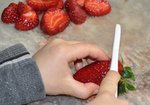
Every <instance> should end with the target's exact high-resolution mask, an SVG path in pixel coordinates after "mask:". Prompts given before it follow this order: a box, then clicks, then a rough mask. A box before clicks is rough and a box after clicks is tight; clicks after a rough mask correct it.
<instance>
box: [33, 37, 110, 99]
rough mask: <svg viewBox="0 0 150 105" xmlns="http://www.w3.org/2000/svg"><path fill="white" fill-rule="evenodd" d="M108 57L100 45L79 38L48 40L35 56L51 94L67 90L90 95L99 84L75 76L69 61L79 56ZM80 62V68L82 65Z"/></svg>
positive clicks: (72, 92)
mask: <svg viewBox="0 0 150 105" xmlns="http://www.w3.org/2000/svg"><path fill="white" fill-rule="evenodd" d="M83 58H88V59H92V60H93V59H94V60H106V59H109V57H108V56H107V55H106V54H105V53H104V52H103V51H102V50H100V49H99V48H98V47H97V46H95V45H92V44H87V43H82V42H76V41H64V40H62V39H54V40H51V41H47V43H46V44H45V46H44V47H42V48H41V49H40V50H39V51H38V52H37V53H36V54H35V55H34V56H33V59H35V61H36V63H37V66H38V67H39V70H40V73H41V76H42V80H43V83H44V87H45V90H46V93H47V94H48V95H58V94H67V95H71V96H75V97H78V98H87V97H89V96H90V95H92V94H95V92H96V90H97V89H98V88H99V86H98V85H96V84H94V83H81V82H78V81H76V80H75V79H74V78H73V76H72V75H73V74H72V72H71V69H70V67H69V63H71V62H76V61H77V60H79V59H83ZM78 64H81V62H77V63H76V64H75V66H76V68H79V66H78Z"/></svg>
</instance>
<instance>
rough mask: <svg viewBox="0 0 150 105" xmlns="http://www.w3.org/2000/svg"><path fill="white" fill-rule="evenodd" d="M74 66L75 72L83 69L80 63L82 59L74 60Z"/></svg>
mask: <svg viewBox="0 0 150 105" xmlns="http://www.w3.org/2000/svg"><path fill="white" fill-rule="evenodd" d="M74 66H75V69H76V70H79V69H81V68H82V67H83V62H82V59H79V60H76V61H75V62H74Z"/></svg>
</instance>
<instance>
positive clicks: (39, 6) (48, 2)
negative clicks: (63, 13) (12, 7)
mask: <svg viewBox="0 0 150 105" xmlns="http://www.w3.org/2000/svg"><path fill="white" fill-rule="evenodd" d="M26 1H27V4H28V5H30V6H31V7H32V8H33V9H34V10H38V11H44V10H47V9H49V8H50V7H54V6H56V5H57V4H58V0H26Z"/></svg>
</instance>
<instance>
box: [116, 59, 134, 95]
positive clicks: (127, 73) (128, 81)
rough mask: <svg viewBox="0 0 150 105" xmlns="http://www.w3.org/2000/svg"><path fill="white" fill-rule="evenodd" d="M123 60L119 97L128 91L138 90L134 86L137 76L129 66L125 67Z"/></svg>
mask: <svg viewBox="0 0 150 105" xmlns="http://www.w3.org/2000/svg"><path fill="white" fill-rule="evenodd" d="M121 60H122V66H123V67H122V68H123V70H122V73H121V79H120V81H119V87H118V91H119V92H118V93H119V95H121V94H124V93H127V92H128V91H133V90H136V87H135V85H134V81H135V75H134V73H133V70H132V68H131V67H129V66H124V62H123V59H122V57H121Z"/></svg>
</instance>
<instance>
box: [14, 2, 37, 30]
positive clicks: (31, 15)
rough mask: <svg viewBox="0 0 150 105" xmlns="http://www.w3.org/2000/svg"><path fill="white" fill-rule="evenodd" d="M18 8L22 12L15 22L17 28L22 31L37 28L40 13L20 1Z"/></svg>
mask: <svg viewBox="0 0 150 105" xmlns="http://www.w3.org/2000/svg"><path fill="white" fill-rule="evenodd" d="M18 9H20V10H18V11H19V13H20V16H19V19H18V20H17V21H16V23H15V28H16V29H18V30H22V31H27V30H31V29H33V28H35V27H36V26H37V25H38V23H39V19H38V15H37V14H36V12H35V11H34V10H33V9H32V8H31V7H30V6H28V5H27V4H24V3H22V2H19V4H18Z"/></svg>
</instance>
